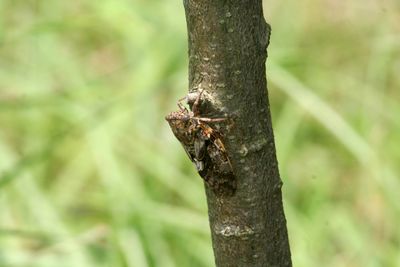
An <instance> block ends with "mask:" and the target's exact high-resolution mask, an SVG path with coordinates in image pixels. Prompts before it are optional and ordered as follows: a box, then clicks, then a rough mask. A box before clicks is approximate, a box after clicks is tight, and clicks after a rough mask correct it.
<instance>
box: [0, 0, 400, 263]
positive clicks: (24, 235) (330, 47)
mask: <svg viewBox="0 0 400 267" xmlns="http://www.w3.org/2000/svg"><path fill="white" fill-rule="evenodd" d="M266 17H267V18H268V21H269V22H270V23H271V24H272V28H273V33H272V39H271V45H270V48H269V59H268V63H267V69H268V70H267V71H268V75H267V76H268V84H269V91H270V101H271V109H272V115H273V120H274V128H275V136H276V140H277V150H278V157H279V162H280V170H281V174H282V178H283V181H284V184H285V186H284V202H285V211H286V214H287V221H288V229H289V236H290V241H291V248H292V254H293V262H294V264H295V265H296V266H306V267H310V266H321V265H323V266H332V267H333V266H363V267H364V266H367V267H369V266H371V267H373V266H399V265H400V253H398V251H399V246H400V245H399V244H400V231H399V230H398V225H397V222H398V221H399V220H400V213H399V212H400V210H399V209H400V205H399V203H400V202H399V201H398V192H399V190H400V181H399V177H398V174H399V172H400V167H399V165H398V164H397V163H398V162H400V152H399V151H400V150H399V147H400V138H399V133H400V124H399V119H398V117H399V115H400V106H399V104H398V99H399V97H400V93H399V90H398V89H399V88H400V78H399V75H398V72H399V70H400V48H399V47H400V45H399V44H400V36H399V35H398V32H399V23H398V21H399V18H400V8H399V4H398V2H397V1H396V0H388V1H378V0H374V1H347V2H346V1H333V0H325V1H317V0H307V1H294V0H289V1H275V0H274V1H268V2H267V3H266ZM186 50H187V41H186V26H185V18H184V11H183V6H182V3H181V1H152V0H148V1H140V0H136V1H135V0H134V1H128V0H118V1H114V0H104V1H89V0H77V1H40V0H39V1H27V0H24V1H21V0H3V1H1V2H0V266H4V267H11V266H12V267H36V266H40V267H45V266H49V267H50V266H51V267H53V266H60V267H64V266H65V267H72V266H73V267H90V266H96V267H97V266H112V267H119V266H127V267H142V266H143V267H147V266H163V267H164V266H165V267H173V266H212V265H213V256H212V248H211V241H210V236H209V228H208V221H207V209H206V203H205V196H204V192H203V185H202V183H201V181H200V178H198V177H197V175H196V174H195V171H194V168H193V167H192V166H191V164H190V162H189V161H188V160H187V158H186V155H185V153H184V151H183V149H181V147H180V145H179V143H178V142H177V141H176V140H175V139H174V137H173V135H172V133H171V132H170V130H169V128H168V125H167V123H166V122H165V121H164V115H165V114H166V113H167V112H168V111H171V110H174V109H175V108H176V106H175V102H176V99H177V98H178V97H181V96H183V95H184V94H185V92H186V90H187V58H186V52H185V51H186ZM396 99H397V100H396Z"/></svg>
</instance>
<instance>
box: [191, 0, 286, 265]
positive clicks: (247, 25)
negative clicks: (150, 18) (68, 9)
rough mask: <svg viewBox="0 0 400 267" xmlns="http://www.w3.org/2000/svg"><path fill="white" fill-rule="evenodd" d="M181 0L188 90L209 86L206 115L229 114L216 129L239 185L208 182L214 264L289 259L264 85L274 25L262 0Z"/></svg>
mask: <svg viewBox="0 0 400 267" xmlns="http://www.w3.org/2000/svg"><path fill="white" fill-rule="evenodd" d="M184 6H185V11H186V20H187V27H188V35H189V91H190V92H191V93H194V92H196V91H198V90H199V89H202V90H204V95H205V97H206V98H207V100H208V105H207V106H206V107H204V106H203V107H202V110H201V112H202V114H201V115H202V116H203V117H221V116H227V117H229V118H231V121H232V123H230V124H229V125H228V126H227V127H222V128H220V129H219V131H220V132H221V133H222V134H223V136H224V145H225V149H226V152H227V154H228V156H229V159H230V162H231V165H232V169H233V171H234V175H235V179H236V186H237V188H236V191H235V192H234V194H233V195H231V194H230V195H229V194H217V193H215V191H213V190H212V189H210V188H209V187H208V186H206V194H207V201H208V208H209V219H210V227H211V233H212V241H213V248H214V254H215V261H216V265H217V266H218V267H223V266H246V267H249V266H291V256H290V249H289V242H288V235H287V229H286V220H285V216H284V212H283V205H282V194H281V188H282V182H281V179H280V176H279V171H278V165H277V159H276V153H275V143H274V137H273V131H272V126H271V116H270V110H269V102H268V96H267V92H266V78H265V60H266V56H267V53H266V48H267V46H268V44H269V36H270V27H269V25H268V24H267V23H266V22H265V20H264V16H263V10H262V1H261V0H251V1H250V0H202V1H200V0H184ZM216 179H218V177H216Z"/></svg>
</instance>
